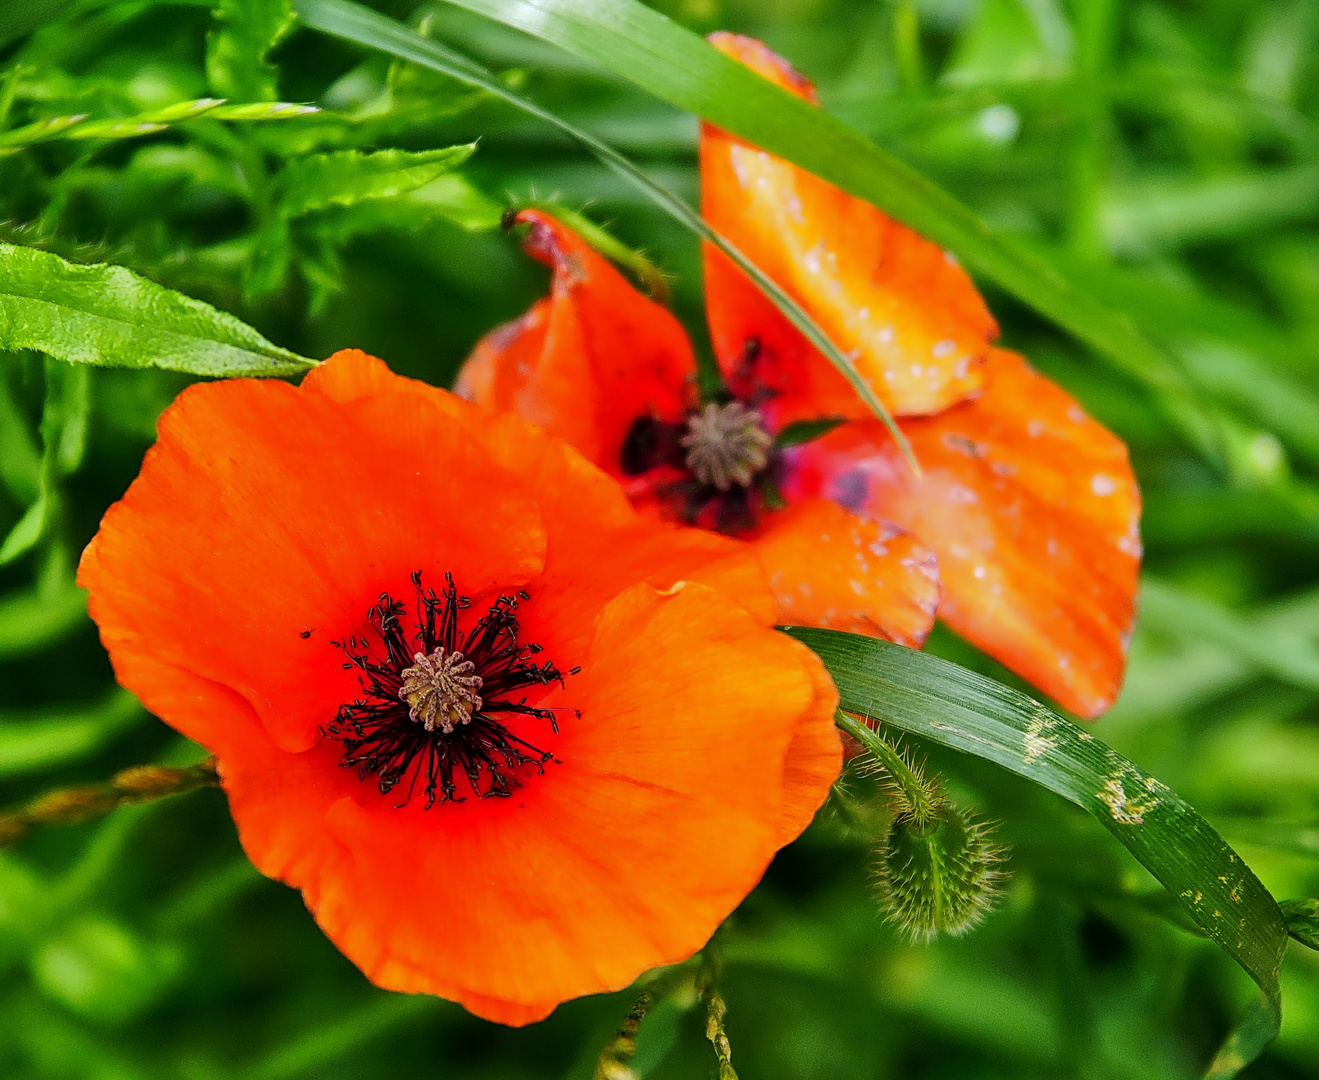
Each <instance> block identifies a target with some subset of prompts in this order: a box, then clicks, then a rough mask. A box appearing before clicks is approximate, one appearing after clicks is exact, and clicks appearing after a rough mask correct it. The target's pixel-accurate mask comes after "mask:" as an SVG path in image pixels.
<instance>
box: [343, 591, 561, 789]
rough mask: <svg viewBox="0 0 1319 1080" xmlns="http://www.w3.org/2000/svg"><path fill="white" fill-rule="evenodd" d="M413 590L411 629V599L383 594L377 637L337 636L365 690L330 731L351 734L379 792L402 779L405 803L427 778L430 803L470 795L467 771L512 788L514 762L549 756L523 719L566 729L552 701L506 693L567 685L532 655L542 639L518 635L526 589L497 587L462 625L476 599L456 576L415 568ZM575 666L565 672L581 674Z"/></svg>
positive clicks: (352, 764) (347, 737)
mask: <svg viewBox="0 0 1319 1080" xmlns="http://www.w3.org/2000/svg"><path fill="white" fill-rule="evenodd" d="M412 583H413V585H414V586H415V588H416V591H417V598H416V608H415V621H414V623H413V627H412V632H411V633H409V632H408V631H407V629H405V625H404V619H405V616H406V614H407V605H406V604H405V603H404V602H403V601H401V600H395V599H394V598H393V597H392V596H390V595H389V594H388V593H382V594H381V596H380V599H379V601H378V602H377V603H376V604H375V605H374V606H373V607H371V608H369V609H368V610H367V618H368V620H369V621H370V623H371V625H372V626H373V627H374V628H375V630H376V632H377V634H378V637H379V640H378V641H376V640H373V639H372V636H371V635H368V634H364V635H362V637H360V638H358V637H351V638H349V639H348V640H347V641H346V642H342V641H340V642H334V644H335V645H337V646H338V647H339V648H341V649H343V651H344V654H345V655H346V656H347V657H348V659H347V661H346V662H345V664H344V667H346V668H348V667H356V668H357V669H358V671H359V678H360V682H361V685H362V696H361V697H360V698H358V699H357V700H355V701H353V702H350V703H349V704H346V705H341V706H340V707H339V711H338V713H337V714H336V715H335V718H334V720H333V722H331V723H330V724H329V725H328V726H327V727H326V728H325V729H324V734H325V735H326V736H327V737H328V738H332V739H336V740H338V741H339V742H341V743H343V748H344V749H343V761H342V764H343V765H344V766H345V767H346V768H355V769H356V770H357V772H358V775H359V776H360V777H361V778H362V779H366V778H367V777H368V776H374V777H376V784H377V786H378V787H379V788H380V791H381V793H382V794H385V793H387V792H389V791H392V790H393V789H394V788H395V787H397V786H398V785H399V784H401V783H403V782H405V781H406V783H407V794H406V795H405V796H404V798H403V801H402V803H400V804H399V805H400V806H401V805H404V804H406V803H407V802H408V801H409V800H410V799H411V798H412V796H413V794H414V793H415V791H416V787H417V784H418V783H419V782H421V781H422V779H423V778H424V781H425V783H424V786H423V788H422V790H423V791H424V793H425V795H426V807H427V809H429V808H430V807H431V806H433V805H434V804H435V803H436V801H439V802H462V801H463V797H462V796H460V795H458V794H457V783H456V780H455V778H456V776H457V775H458V774H459V773H461V774H462V775H465V776H466V777H467V780H468V783H469V784H470V785H471V788H472V791H474V792H475V793H476V795H477V797H478V798H488V797H490V796H506V795H508V794H509V793H510V791H511V789H512V788H514V787H516V786H517V784H518V780H517V778H516V776H515V775H514V770H515V769H517V768H519V767H520V766H523V765H535V766H536V767H537V769H538V771H540V772H544V766H545V763H546V762H548V761H550V760H552V757H553V755H552V754H551V753H550V752H549V751H548V750H541V749H539V748H538V747H535V746H533V745H531V743H529V742H527V741H526V740H525V739H522V738H520V737H519V736H517V735H515V734H513V732H512V731H510V730H509V725H510V724H512V723H516V720H517V718H518V717H519V716H532V717H539V718H541V719H545V720H548V721H549V722H550V727H551V729H552V730H553V731H555V732H557V731H558V730H559V727H558V721H557V719H556V710H552V709H541V708H537V707H535V706H533V705H528V704H527V703H526V698H525V697H521V698H520V699H518V700H514V699H513V698H512V697H511V696H510V695H513V694H516V693H517V691H519V690H525V689H527V688H528V687H533V686H545V685H547V684H549V683H554V682H558V683H562V682H563V674H562V673H561V672H560V671H559V669H558V668H557V667H555V666H554V663H553V662H552V661H545V662H543V663H536V662H535V661H534V660H533V659H532V658H533V657H535V656H536V655H537V654H538V653H540V651H541V648H540V646H539V645H523V644H520V643H519V642H518V636H517V635H518V619H517V608H518V602H519V601H520V600H526V599H528V597H527V594H526V593H518V594H517V595H516V596H500V597H499V598H498V599H497V600H495V602H494V603H493V604H491V605H490V607H489V609H488V610H487V611H486V613H485V614H484V615H482V616H481V617H480V618H479V619H477V620H476V621H475V623H474V624H473V625H472V627H471V629H470V630H468V631H467V632H466V633H462V632H460V631H459V629H458V616H459V612H462V611H465V610H466V609H467V608H469V607H470V606H471V602H470V600H469V599H468V598H467V597H465V596H460V595H459V594H458V589H457V587H456V586H455V585H454V582H453V578H452V576H450V575H448V574H446V575H445V587H444V591H443V592H440V593H436V592H435V590H433V589H428V588H426V587H425V586H423V585H422V583H421V574H420V573H416V574H413V575H412ZM576 672H577V669H576V668H574V669H573V670H572V671H569V672H568V674H569V675H573V674H576Z"/></svg>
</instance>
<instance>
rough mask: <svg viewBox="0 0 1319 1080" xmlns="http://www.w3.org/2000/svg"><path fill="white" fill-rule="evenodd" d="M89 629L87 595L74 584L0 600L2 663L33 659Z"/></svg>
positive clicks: (11, 595) (12, 594) (0, 658)
mask: <svg viewBox="0 0 1319 1080" xmlns="http://www.w3.org/2000/svg"><path fill="white" fill-rule="evenodd" d="M89 625H90V623H89V622H88V619H87V594H86V593H85V592H83V591H82V590H81V589H79V588H77V587H76V586H74V585H73V584H72V583H70V584H69V585H67V586H64V587H62V588H60V589H58V591H55V592H52V593H49V594H48V593H45V592H40V591H29V592H19V593H10V594H8V595H4V596H0V660H12V659H15V658H17V657H21V656H30V655H32V653H35V652H40V651H41V650H42V649H44V648H45V647H46V646H47V645H53V644H54V643H55V642H57V641H61V640H63V639H64V638H65V637H66V636H68V635H69V634H71V633H73V631H75V630H77V629H79V628H81V627H84V626H89Z"/></svg>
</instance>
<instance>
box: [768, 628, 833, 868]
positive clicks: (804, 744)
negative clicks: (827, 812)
mask: <svg viewBox="0 0 1319 1080" xmlns="http://www.w3.org/2000/svg"><path fill="white" fill-rule="evenodd" d="M802 648H805V646H804V645H803V646H802ZM807 651H808V652H809V651H810V650H807ZM811 655H812V656H814V655H815V654H814V653H811ZM809 667H810V671H811V673H812V678H813V679H814V680H815V687H816V704H815V707H814V708H813V709H812V710H811V711H810V712H809V713H808V714H807V716H806V718H805V719H804V720H803V721H802V722H801V723H800V724H799V725H798V727H797V731H796V733H795V734H794V735H793V737H792V742H791V743H789V744H788V755H787V757H786V759H785V760H784V763H783V805H782V806H781V807H780V809H779V843H780V844H789V843H791V842H792V841H793V840H796V839H797V837H798V836H800V835H801V834H802V832H803V831H804V830H805V828H806V826H807V825H809V824H810V823H811V820H812V819H813V818H814V817H815V814H816V811H818V810H819V809H820V807H821V806H823V805H824V801H825V799H827V798H828V796H829V789H830V788H831V787H832V786H833V782H834V781H835V780H837V779H838V774H839V772H840V771H841V770H842V767H843V740H842V737H841V736H840V734H839V731H838V727H837V725H836V724H835V723H834V714H835V711H836V710H837V707H838V691H837V690H836V689H835V687H834V684H833V680H832V679H831V678H830V677H829V672H828V671H827V670H825V667H824V665H823V664H820V665H813V664H812V665H809Z"/></svg>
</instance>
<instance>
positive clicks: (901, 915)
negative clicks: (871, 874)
mask: <svg viewBox="0 0 1319 1080" xmlns="http://www.w3.org/2000/svg"><path fill="white" fill-rule="evenodd" d="M990 833H991V828H990V827H989V826H987V825H986V824H984V823H983V822H981V821H978V820H976V819H975V818H974V817H973V816H972V815H970V814H968V813H966V812H965V811H963V810H961V809H960V808H959V807H957V806H956V805H954V804H953V803H951V802H948V801H946V800H944V801H941V802H940V803H939V804H938V805H937V806H935V807H934V808H932V810H931V811H929V812H927V813H925V814H918V813H914V812H911V811H899V813H898V814H897V815H896V816H895V817H894V819H893V823H892V825H890V826H889V830H888V833H887V834H886V836H885V837H884V843H883V845H882V846H881V848H880V852H879V891H880V896H881V898H882V900H883V902H884V906H885V907H886V908H887V909H888V918H889V921H890V922H892V923H893V924H894V925H895V926H897V927H899V928H900V929H901V930H902V931H903V932H904V933H906V934H907V936H909V937H910V938H911V939H912V940H913V941H917V940H920V941H929V940H930V939H932V938H933V937H935V936H936V935H937V934H939V933H946V934H953V935H954V936H956V935H959V934H964V933H966V931H968V930H970V929H971V927H973V926H975V925H976V923H978V922H979V921H980V920H981V919H982V918H984V917H985V915H986V914H987V913H988V912H989V911H990V910H991V909H992V908H993V906H994V904H995V902H996V901H997V899H998V895H999V892H1000V889H1001V884H1002V878H1003V874H1002V871H1001V870H1000V869H999V866H1000V864H1001V863H1002V862H1003V849H1002V848H1001V847H999V846H998V845H997V844H995V843H994V842H993V841H992V840H991V839H990Z"/></svg>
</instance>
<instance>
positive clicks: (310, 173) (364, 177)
mask: <svg viewBox="0 0 1319 1080" xmlns="http://www.w3.org/2000/svg"><path fill="white" fill-rule="evenodd" d="M475 149H476V144H475V143H469V144H467V145H465V146H450V147H447V148H445V149H443V150H422V151H418V152H413V151H408V150H377V151H375V152H374V153H363V152H361V151H359V150H339V151H335V152H333V153H329V154H309V155H308V156H306V157H304V158H299V159H297V160H296V161H292V162H290V163H289V164H288V166H286V167H285V169H284V171H283V172H282V173H280V179H279V182H280V188H281V191H280V210H281V211H282V213H283V214H284V215H285V216H286V217H291V218H292V217H298V216H299V215H301V214H310V213H313V212H314V211H317V210H326V209H328V208H330V207H332V206H352V205H353V204H354V203H359V202H362V201H364V200H366V199H385V198H389V197H391V196H394V195H403V194H406V193H407V192H409V191H415V190H416V189H417V188H419V187H423V186H425V185H426V184H429V183H430V182H431V181H432V180H435V179H436V178H437V177H439V176H442V175H443V174H444V173H446V172H449V171H450V170H451V169H454V168H456V167H457V166H459V165H461V164H462V163H463V162H464V161H466V160H467V159H468V158H469V157H471V156H472V153H473V151H475Z"/></svg>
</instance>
